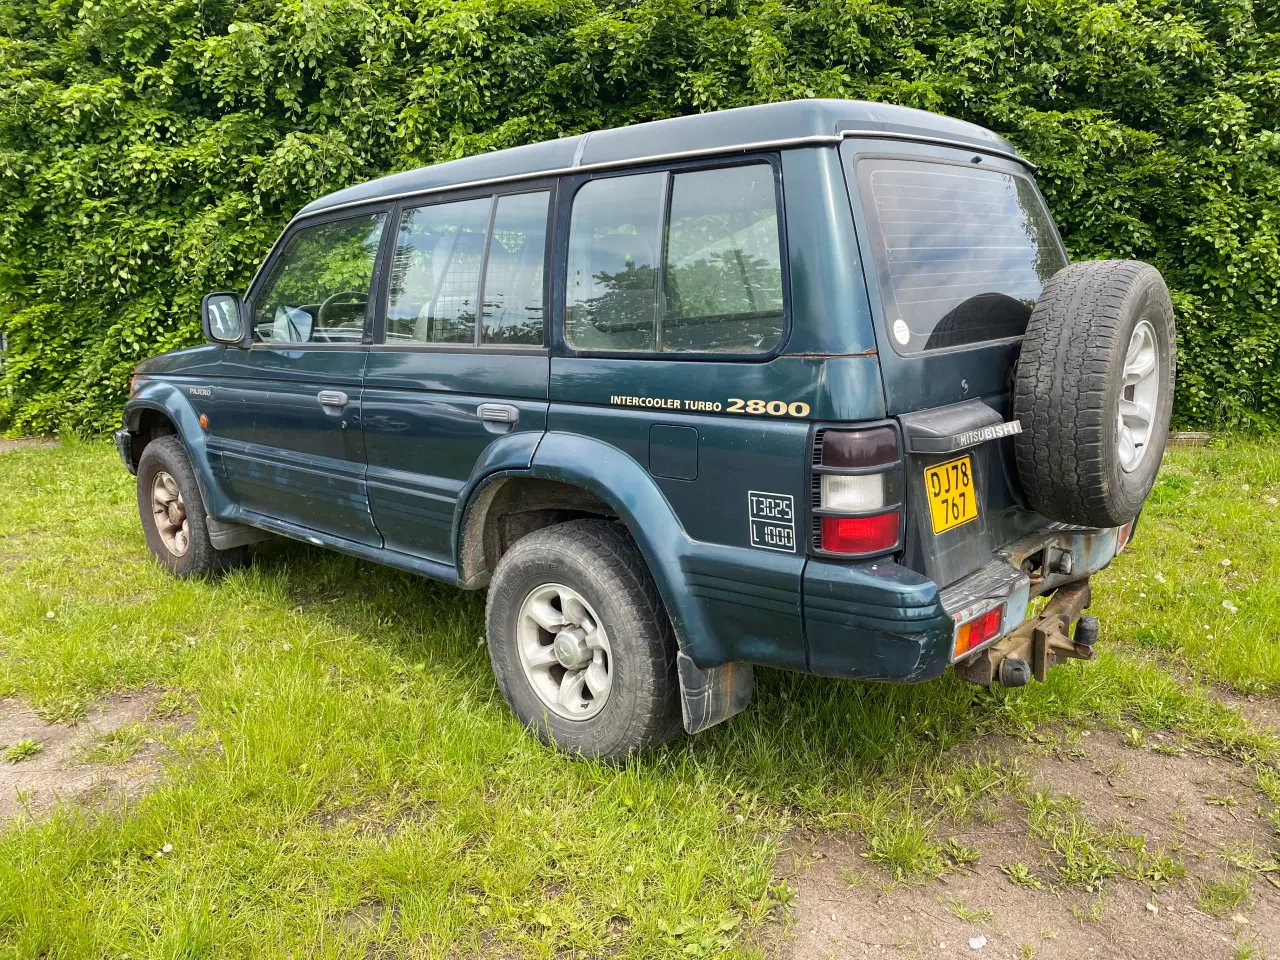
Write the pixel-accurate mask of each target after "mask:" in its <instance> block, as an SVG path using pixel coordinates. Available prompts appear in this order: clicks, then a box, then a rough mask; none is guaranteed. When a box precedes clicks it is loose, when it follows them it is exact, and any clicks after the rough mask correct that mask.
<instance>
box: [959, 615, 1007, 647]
mask: <svg viewBox="0 0 1280 960" xmlns="http://www.w3.org/2000/svg"><path fill="white" fill-rule="evenodd" d="M1002 623H1004V604H1001V605H1000V606H998V607H996V608H995V609H994V610H988V611H987V612H986V613H983V614H979V615H978V616H976V617H974V618H973V619H972V620H970V621H969V622H968V623H962V624H961V625H960V629H958V630H957V631H956V646H955V656H957V657H959V656H963V655H964V654H966V653H968V652H969V651H970V650H972V649H973V648H974V647H978V646H981V645H982V644H984V643H986V642H987V641H988V640H990V639H991V638H992V637H994V636H995V635H996V634H997V633H999V632H1000V625H1001V624H1002Z"/></svg>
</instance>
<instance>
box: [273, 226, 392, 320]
mask: <svg viewBox="0 0 1280 960" xmlns="http://www.w3.org/2000/svg"><path fill="white" fill-rule="evenodd" d="M385 219H386V215H385V214H381V213H378V214H366V215H364V216H359V217H350V218H348V219H345V220H334V221H331V222H329V223H322V224H319V225H317V226H314V227H304V228H303V229H301V230H299V231H298V232H297V233H295V234H294V235H293V236H292V237H291V238H290V239H289V241H288V243H287V245H286V246H285V249H284V253H283V254H281V256H280V258H279V259H278V260H277V261H276V263H275V265H274V266H273V267H272V269H271V273H270V274H269V275H268V277H267V279H266V282H265V283H264V284H263V285H262V288H261V289H260V290H259V292H258V293H257V295H255V296H254V298H253V299H254V304H253V339H254V341H255V342H257V343H359V342H360V341H361V339H362V337H363V336H364V315H365V310H366V308H367V307H368V304H369V292H370V288H371V287H372V286H373V272H374V264H375V263H376V262H377V258H378V241H379V240H380V239H381V237H382V225H383V221H384V220H385Z"/></svg>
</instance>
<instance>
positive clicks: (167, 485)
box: [138, 435, 246, 578]
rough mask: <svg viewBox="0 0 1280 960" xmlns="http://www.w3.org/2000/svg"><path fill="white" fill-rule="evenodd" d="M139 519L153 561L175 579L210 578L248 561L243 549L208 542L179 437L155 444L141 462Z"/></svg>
mask: <svg viewBox="0 0 1280 960" xmlns="http://www.w3.org/2000/svg"><path fill="white" fill-rule="evenodd" d="M138 514H139V516H140V517H141V519H142V532H143V533H144V534H145V535H146V538H147V546H148V547H149V548H150V550H151V553H152V555H154V556H155V558H156V560H157V561H159V563H160V565H161V566H162V567H164V568H165V569H166V570H168V571H169V572H170V573H172V574H174V575H175V576H178V577H183V578H186V577H202V576H207V575H209V574H212V573H217V572H219V571H222V570H228V569H230V568H231V567H234V566H237V565H239V564H242V563H243V562H244V560H245V557H246V554H245V549H244V547H235V548H233V549H231V550H219V549H217V548H216V547H215V546H214V545H213V542H212V541H211V540H210V539H209V528H208V524H207V522H206V520H207V515H206V513H205V509H204V498H202V497H201V496H200V486H199V485H198V484H197V483H196V476H195V472H194V471H193V470H192V469H191V461H190V460H189V459H188V458H187V451H186V448H185V447H183V445H182V441H181V440H180V439H179V438H178V437H176V436H173V435H169V436H165V437H159V438H157V439H155V440H152V441H151V442H150V443H149V444H147V447H146V449H145V450H143V451H142V456H141V457H140V458H139V459H138Z"/></svg>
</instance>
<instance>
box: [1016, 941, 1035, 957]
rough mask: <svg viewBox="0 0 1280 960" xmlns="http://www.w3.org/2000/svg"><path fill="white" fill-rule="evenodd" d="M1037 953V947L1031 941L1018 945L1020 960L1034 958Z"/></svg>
mask: <svg viewBox="0 0 1280 960" xmlns="http://www.w3.org/2000/svg"><path fill="white" fill-rule="evenodd" d="M1035 955H1036V948H1035V947H1033V946H1032V945H1031V944H1029V943H1024V944H1021V945H1020V946H1019V947H1018V957H1019V960H1034V958H1035Z"/></svg>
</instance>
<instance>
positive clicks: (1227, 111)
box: [0, 0, 1280, 432]
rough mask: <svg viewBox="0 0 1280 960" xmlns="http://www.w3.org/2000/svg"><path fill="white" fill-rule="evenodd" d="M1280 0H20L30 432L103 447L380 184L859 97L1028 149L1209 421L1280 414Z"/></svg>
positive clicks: (7, 25)
mask: <svg viewBox="0 0 1280 960" xmlns="http://www.w3.org/2000/svg"><path fill="white" fill-rule="evenodd" d="M1278 10H1280V8H1278V7H1276V6H1274V5H1266V6H1262V5H1260V6H1259V7H1258V8H1257V9H1255V8H1254V6H1253V4H1252V3H1251V2H1250V0H1187V2H1176V0H1166V2H1162V0H1114V2H1106V3H1104V2H1093V0H883V2H877V0H701V2H694V0H616V2H609V0H488V2H485V0H253V2H242V3H234V2H228V0H203V2H197V0H110V2H107V0H0V330H2V331H3V333H4V335H5V337H6V338H7V341H8V349H7V352H6V354H5V357H4V367H3V372H2V374H0V378H2V379H0V425H6V426H7V427H8V428H9V429H12V430H18V431H35V432H43V431H48V430H54V429H59V428H63V429H65V428H72V429H77V430H80V431H97V430H102V429H105V428H107V427H109V426H111V425H112V423H113V422H114V421H115V419H116V418H117V416H118V410H119V406H120V402H121V399H122V396H123V390H124V385H125V382H126V380H127V377H128V374H129V371H130V369H131V368H132V366H133V365H134V363H136V362H137V361H138V360H139V359H141V358H143V357H146V356H148V355H151V354H153V353H156V352H158V351H161V350H166V349H169V348H172V347H176V346H179V345H183V344H188V343H192V342H194V341H195V340H197V339H198V337H199V329H198V316H197V315H198V306H199V300H200V296H201V295H202V294H203V293H205V292H206V291H209V290H213V289H219V288H226V287H231V288H243V287H245V286H246V284H247V282H248V280H249V279H250V277H251V276H252V273H253V270H254V268H255V266H256V265H257V263H258V262H259V261H260V260H261V258H262V257H263V255H264V254H265V252H266V250H267V249H268V247H269V246H270V244H271V242H272V241H273V239H274V238H275V236H276V235H277V234H278V232H279V230H280V229H281V227H282V226H283V224H284V223H285V222H286V221H287V219H288V218H289V216H290V215H291V214H292V213H293V212H294V211H296V210H297V209H298V208H299V207H301V206H302V205H303V204H304V203H306V202H307V201H309V200H311V199H313V198H314V197H316V196H318V195H320V194H323V193H326V192H328V191H330V190H333V189H336V188H338V187H342V186H346V185H349V184H351V183H355V182H358V181H361V180H364V179H368V178H370V177H373V176H376V175H379V174H382V173H386V172H390V171H394V170H401V169H406V168H410V167H414V166H419V165H422V164H425V163H431V162H435V161H439V160H444V159H449V158H453V157H458V156H462V155H466V154H473V153H477V152H480V151H485V150H493V149H497V148H500V147H507V146H513V145H515V144H520V143H527V142H530V141H535V140H542V139H546V138H550V137H556V136H561V135H566V134H571V133H575V132H579V131H582V130H587V129H592V128H600V127H608V126H616V125H620V124H626V123H633V122H637V121H641V120H648V119H654V118H658V117H665V116H670V115H673V114H679V113H689V112H694V111H704V110H716V109H722V108H725V107H731V106H737V105H741V104H747V103H755V102H761V101H766V100H780V99H789V98H794V97H810V96H831V97H852V98H862V99H870V100H880V101H886V102H895V103H902V104H907V105H910V106H916V107H922V108H925V109H929V110H935V111H939V112H943V113H949V114H952V115H954V116H959V117H963V118H965V119H969V120H974V121H976V122H978V123H981V124H984V125H986V126H989V127H992V128H994V129H996V130H998V131H1000V132H1001V133H1003V134H1005V135H1006V136H1007V137H1009V138H1010V139H1011V140H1012V141H1013V142H1015V143H1016V144H1017V145H1018V146H1019V147H1020V148H1021V149H1023V150H1024V151H1025V152H1026V153H1027V155H1028V156H1030V157H1031V158H1032V159H1033V160H1034V161H1035V162H1036V163H1038V164H1039V165H1040V167H1041V173H1040V182H1041V185H1042V187H1043V189H1044V191H1045V193H1046V195H1047V196H1048V199H1049V202H1050V205H1051V206H1052V208H1053V210H1054V213H1055V215H1056V216H1057V218H1058V221H1059V223H1060V225H1061V227H1062V228H1063V231H1064V233H1065V235H1066V238H1067V243H1068V246H1069V247H1070V249H1071V252H1072V255H1073V256H1074V257H1077V258H1080V257H1141V258H1143V259H1146V260H1149V261H1151V262H1153V263H1155V264H1156V265H1157V266H1158V267H1159V268H1160V269H1161V270H1163V271H1164V273H1165V276H1166V278H1167V279H1168V281H1169V284H1170V287H1171V288H1172V290H1173V294H1174V299H1175V303H1176V306H1177V308H1178V314H1179V321H1180V337H1181V344H1180V347H1181V368H1180V374H1179V392H1178V403H1177V417H1178V419H1179V421H1180V422H1183V423H1192V422H1196V423H1209V422H1217V421H1222V420H1224V419H1225V420H1231V421H1237V422H1238V421H1241V420H1253V421H1258V420H1272V419H1275V418H1277V417H1280V318H1278V317H1277V297H1278V293H1277V291H1280V160H1278V158H1280V136H1278V135H1277V133H1275V132H1274V128H1275V125H1276V119H1277V106H1278V104H1280V32H1278V31H1280V23H1278V22H1277V20H1278V14H1277V11H1278Z"/></svg>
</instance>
